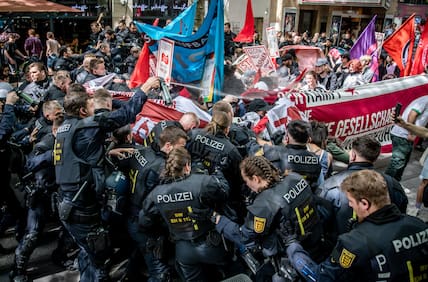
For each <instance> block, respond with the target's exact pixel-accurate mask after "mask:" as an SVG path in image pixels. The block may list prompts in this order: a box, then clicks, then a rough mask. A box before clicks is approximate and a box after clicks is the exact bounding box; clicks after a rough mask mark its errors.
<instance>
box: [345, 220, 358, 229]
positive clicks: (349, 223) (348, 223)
mask: <svg viewBox="0 0 428 282" xmlns="http://www.w3.org/2000/svg"><path fill="white" fill-rule="evenodd" d="M356 224H357V219H356V218H353V217H351V218H348V220H347V221H346V232H349V231H351V230H352V229H354V227H355V225H356Z"/></svg>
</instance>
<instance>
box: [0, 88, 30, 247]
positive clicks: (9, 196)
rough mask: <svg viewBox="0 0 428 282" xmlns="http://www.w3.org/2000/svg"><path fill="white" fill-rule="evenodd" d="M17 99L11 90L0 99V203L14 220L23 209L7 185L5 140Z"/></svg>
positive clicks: (8, 136)
mask: <svg viewBox="0 0 428 282" xmlns="http://www.w3.org/2000/svg"><path fill="white" fill-rule="evenodd" d="M18 100H19V97H18V95H16V92H14V91H11V92H9V93H7V95H6V97H5V100H3V101H0V106H1V107H2V112H1V115H0V117H1V120H0V158H1V160H2V161H1V162H0V179H1V180H2V182H3V183H4V186H3V189H2V201H4V203H3V202H2V203H1V204H5V206H6V207H7V212H5V214H6V213H8V214H11V215H12V216H13V217H14V219H15V220H19V219H22V218H23V215H24V210H23V209H22V208H21V206H20V203H19V202H18V200H17V198H16V196H15V193H14V192H13V190H12V188H11V187H10V186H9V182H10V171H9V166H10V160H11V154H12V153H11V148H10V146H9V145H8V144H7V142H8V140H9V138H10V136H11V135H12V133H13V129H14V125H15V123H16V116H15V111H14V105H15V104H16V102H17V101H18ZM6 160H9V161H6ZM5 214H3V216H6V215H5ZM2 223H3V222H2ZM24 225H25V224H24ZM5 227H6V226H0V229H1V230H2V231H3V230H4V229H5ZM0 248H1V246H0Z"/></svg>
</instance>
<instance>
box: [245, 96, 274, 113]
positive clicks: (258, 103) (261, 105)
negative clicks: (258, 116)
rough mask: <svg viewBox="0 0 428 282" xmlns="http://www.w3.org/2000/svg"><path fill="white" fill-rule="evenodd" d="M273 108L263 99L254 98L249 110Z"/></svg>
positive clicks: (256, 110)
mask: <svg viewBox="0 0 428 282" xmlns="http://www.w3.org/2000/svg"><path fill="white" fill-rule="evenodd" d="M270 109H272V106H270V105H269V104H268V103H266V101H265V100H263V99H254V100H253V101H251V102H250V103H249V104H248V107H247V112H258V111H266V112H267V111H269V110H270Z"/></svg>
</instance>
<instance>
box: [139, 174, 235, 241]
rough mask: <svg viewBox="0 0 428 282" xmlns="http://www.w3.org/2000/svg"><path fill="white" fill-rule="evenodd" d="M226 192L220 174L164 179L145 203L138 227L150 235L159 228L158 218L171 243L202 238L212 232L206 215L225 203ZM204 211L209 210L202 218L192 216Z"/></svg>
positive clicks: (212, 224)
mask: <svg viewBox="0 0 428 282" xmlns="http://www.w3.org/2000/svg"><path fill="white" fill-rule="evenodd" d="M228 190H229V187H228V185H227V181H226V180H225V179H224V178H223V176H222V174H221V172H217V174H216V176H214V175H206V174H191V175H190V176H185V177H180V178H178V179H167V180H166V183H164V184H161V185H159V186H157V187H156V188H155V189H154V190H153V191H152V192H150V194H149V195H148V196H147V198H146V199H145V201H144V204H143V209H142V210H141V212H140V215H139V222H140V226H142V227H143V229H144V230H145V231H149V230H150V228H153V227H154V226H156V225H158V224H159V223H158V222H157V219H159V216H161V217H162V218H163V220H164V221H165V222H166V224H167V225H168V229H169V232H170V235H171V237H172V238H173V239H174V240H195V239H199V238H201V237H202V238H204V237H203V236H206V235H207V234H208V232H209V231H212V230H214V229H215V227H214V223H212V222H211V220H210V218H209V215H210V213H211V212H212V210H213V209H214V208H216V207H217V206H221V205H222V204H223V203H224V201H226V199H227V196H228ZM205 210H209V212H208V213H205V216H195V215H197V214H200V211H205Z"/></svg>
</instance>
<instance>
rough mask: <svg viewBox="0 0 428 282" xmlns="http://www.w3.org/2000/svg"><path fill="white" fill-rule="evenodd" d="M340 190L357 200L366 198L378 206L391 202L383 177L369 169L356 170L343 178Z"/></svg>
mask: <svg viewBox="0 0 428 282" xmlns="http://www.w3.org/2000/svg"><path fill="white" fill-rule="evenodd" d="M340 187H341V189H342V191H344V192H348V193H349V194H351V196H352V197H354V198H355V199H356V200H357V201H360V200H361V199H366V200H367V201H368V202H370V203H372V204H374V205H375V206H376V207H378V208H382V207H383V206H385V205H388V204H390V203H391V200H390V198H389V193H388V186H387V185H386V181H385V178H384V177H383V176H382V175H381V174H380V173H379V172H376V171H374V170H371V169H364V170H359V171H356V172H354V173H352V174H350V175H349V176H347V177H346V178H345V180H343V182H342V184H341V185H340Z"/></svg>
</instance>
